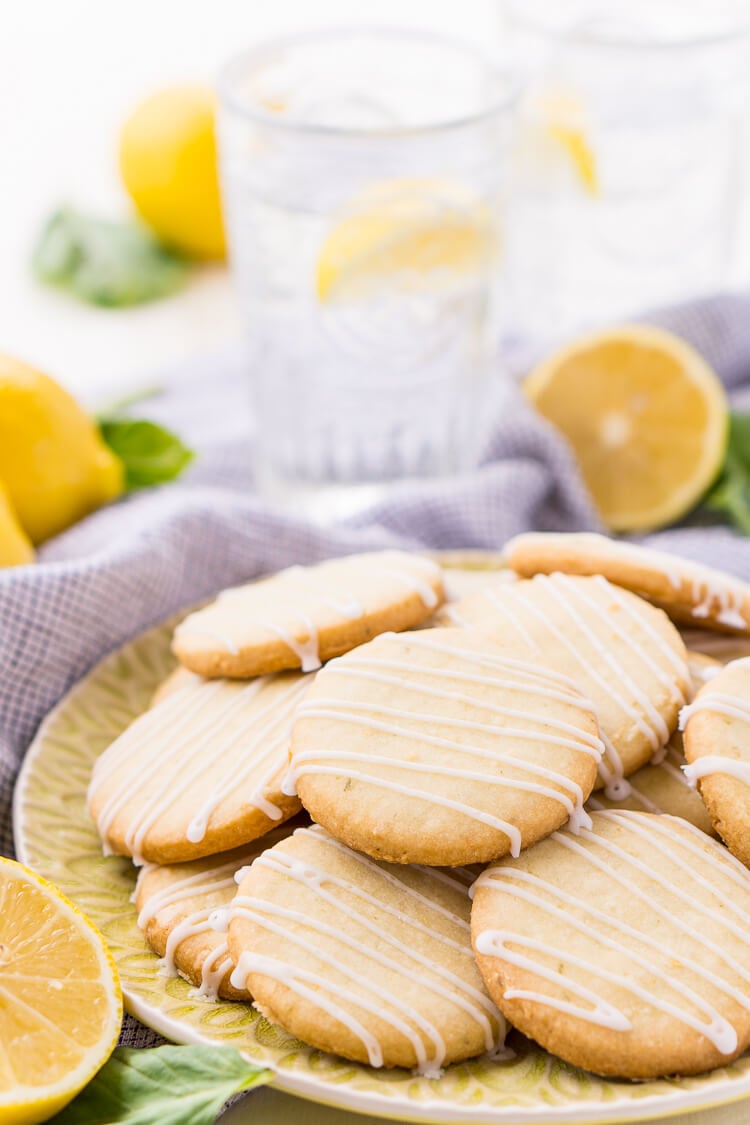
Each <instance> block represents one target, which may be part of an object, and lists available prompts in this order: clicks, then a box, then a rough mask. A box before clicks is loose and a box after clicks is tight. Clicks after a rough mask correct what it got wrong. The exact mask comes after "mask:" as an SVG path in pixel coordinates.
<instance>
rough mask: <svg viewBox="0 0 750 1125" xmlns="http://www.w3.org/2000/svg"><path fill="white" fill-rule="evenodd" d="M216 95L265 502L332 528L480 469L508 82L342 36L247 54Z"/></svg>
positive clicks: (507, 133) (387, 36)
mask: <svg viewBox="0 0 750 1125" xmlns="http://www.w3.org/2000/svg"><path fill="white" fill-rule="evenodd" d="M221 95H222V110H221V117H220V149H221V166H222V183H223V192H224V199H225V210H226V217H227V224H228V231H229V242H230V253H231V259H232V265H233V268H234V270H235V273H236V278H237V282H238V289H239V296H240V300H241V302H242V311H243V317H244V319H245V321H246V325H247V333H248V338H249V340H250V344H251V357H250V366H249V371H250V379H251V381H252V386H253V390H254V399H255V408H256V420H257V426H258V429H257V435H256V441H257V456H258V461H257V465H258V482H259V485H260V487H261V488H262V489H263V490H264V491H265V492H267V493H271V494H273V495H274V496H275V497H276V498H279V499H281V500H291V501H293V502H295V503H296V504H297V506H299V507H302V508H304V509H305V510H306V511H308V513H309V514H313V515H314V514H320V513H321V512H322V514H324V515H335V514H340V513H343V512H345V511H346V510H348V509H352V508H356V507H359V506H361V505H362V504H363V503H365V502H367V501H369V500H372V499H376V498H377V495H378V492H379V488H380V487H381V486H382V484H383V482H386V481H390V480H394V479H399V478H404V477H414V476H433V475H440V474H445V473H451V472H456V471H458V470H460V469H462V468H465V467H467V466H469V465H471V464H472V463H474V462H475V461H476V459H477V457H478V455H479V452H480V450H481V442H482V434H483V428H482V404H483V393H484V390H485V389H486V384H487V380H488V373H489V371H490V369H491V368H492V367H493V365H494V364H495V363H496V361H497V344H498V338H499V334H500V332H501V327H502V300H501V285H502V270H501V269H500V266H499V263H500V260H501V256H502V245H503V232H502V229H501V218H502V212H503V205H504V200H505V192H506V181H507V173H508V153H509V151H510V142H511V133H512V126H513V115H512V109H513V103H514V100H515V88H514V85H513V82H512V80H511V79H510V78H509V77H508V76H507V75H506V74H504V73H501V72H499V71H497V70H496V69H494V68H493V67H492V66H490V65H489V64H488V63H486V62H485V61H483V60H482V59H481V57H479V56H478V55H477V54H476V53H475V52H474V51H473V50H471V49H469V48H463V47H458V46H456V45H455V44H453V43H451V42H448V41H445V40H442V39H441V38H439V37H433V36H430V35H422V34H418V33H405V32H388V31H378V32H375V31H373V32H361V31H344V32H339V33H329V34H320V35H309V36H306V37H299V38H295V39H289V40H284V41H280V42H278V43H275V44H270V45H267V46H265V47H263V48H259V49H257V50H255V51H251V52H249V53H247V54H246V55H244V56H241V57H239V58H238V59H236V60H235V61H234V62H232V63H230V64H229V66H228V67H227V69H226V71H225V73H224V76H223V80H222V84H221Z"/></svg>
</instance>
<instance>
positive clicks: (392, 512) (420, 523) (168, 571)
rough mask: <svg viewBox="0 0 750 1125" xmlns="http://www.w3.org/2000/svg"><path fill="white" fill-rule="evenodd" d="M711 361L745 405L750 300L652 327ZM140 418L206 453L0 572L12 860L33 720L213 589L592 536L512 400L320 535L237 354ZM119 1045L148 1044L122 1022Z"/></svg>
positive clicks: (704, 541) (577, 496)
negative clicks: (277, 489)
mask: <svg viewBox="0 0 750 1125" xmlns="http://www.w3.org/2000/svg"><path fill="white" fill-rule="evenodd" d="M652 319H654V320H656V321H658V323H661V324H663V325H665V326H666V327H669V328H672V329H673V330H675V331H677V332H679V333H681V334H682V335H683V336H685V337H686V338H687V339H688V340H690V341H691V342H692V343H694V344H695V346H696V347H697V348H698V349H699V350H700V351H701V352H702V353H703V354H704V355H705V356H706V357H707V358H708V360H709V361H710V362H711V363H712V364H713V366H714V367H715V368H716V369H717V370H718V371H719V373H720V374H721V376H722V378H723V379H724V381H725V383H726V386H727V388H728V390H729V391H730V393H731V395H732V398H733V400H735V402H736V403H737V404H738V405H740V406H742V405H743V401H742V400H743V396H744V398H745V404H744V405H750V298H745V297H720V298H715V299H712V300H710V301H704V302H700V303H697V304H694V305H692V306H690V307H687V308H683V309H678V310H672V311H670V312H666V313H664V314H661V315H659V316H656V317H654V318H652ZM171 387H172V389H171V390H170V391H169V392H168V393H167V394H166V395H165V396H164V397H163V398H162V399H160V400H159V401H158V403H157V404H156V405H155V406H154V407H153V408H152V409H151V410H150V413H151V415H152V416H153V417H155V418H156V419H157V420H161V421H164V422H165V423H167V424H168V425H169V426H171V427H172V428H174V429H175V430H177V431H178V432H179V433H180V434H182V435H183V436H184V437H185V439H186V440H187V441H188V442H189V443H190V444H192V445H194V446H195V447H196V448H197V449H199V450H200V453H201V456H200V459H199V460H198V462H197V464H196V466H195V468H194V469H193V470H192V471H191V472H190V473H189V474H188V475H186V477H185V478H184V480H183V481H181V482H180V483H179V484H175V485H170V486H168V487H165V488H162V489H157V490H153V491H149V492H145V493H142V494H140V495H136V496H133V497H131V498H130V499H128V500H125V501H123V502H121V503H120V504H117V505H115V506H113V507H111V508H107V509H105V510H103V511H101V512H98V513H96V514H95V515H93V516H91V517H89V519H87V520H85V521H84V522H83V523H81V524H79V525H78V526H76V527H75V528H73V529H71V530H70V531H69V532H67V533H66V534H65V535H62V536H60V537H59V538H58V539H56V540H55V541H54V542H52V543H49V544H48V545H47V546H46V547H45V548H44V549H43V550H42V552H41V556H40V562H39V564H38V565H36V566H32V567H23V568H20V569H17V570H7V571H2V572H0V852H3V853H5V854H9V855H11V854H13V839H12V827H11V816H10V800H11V793H12V788H13V783H14V780H15V777H16V774H17V772H18V769H19V766H20V764H21V759H22V758H23V754H24V750H25V749H26V747H27V746H28V744H29V742H30V740H31V739H32V737H33V735H34V732H35V730H36V728H37V726H38V725H39V722H40V720H41V719H42V717H43V716H44V715H45V714H46V712H47V711H49V710H50V708H51V707H52V706H53V705H54V704H55V703H56V702H57V700H58V699H59V698H60V697H61V695H62V694H63V693H64V692H65V691H66V690H67V689H68V688H69V687H70V686H71V684H73V683H74V682H75V681H76V680H78V679H79V678H80V677H81V676H82V675H84V673H85V672H86V671H87V670H88V669H89V668H91V666H92V665H93V664H94V663H95V662H96V661H97V660H99V659H100V657H101V656H103V655H104V653H106V652H108V651H109V650H111V649H113V648H116V647H117V646H118V645H121V644H123V643H124V642H125V641H127V640H128V638H130V637H133V636H135V635H136V634H137V633H140V632H141V631H142V630H144V629H146V628H148V627H149V626H150V625H152V624H154V623H155V622H157V621H159V620H161V619H162V618H164V617H166V616H168V615H169V614H171V613H173V612H174V611H175V610H177V609H179V608H180V607H183V606H187V605H189V604H191V603H192V602H195V601H198V600H199V599H201V598H204V597H206V596H207V595H209V594H212V593H214V592H215V591H217V590H219V589H221V588H222V587H224V586H228V585H231V584H233V583H238V582H240V581H242V580H244V579H249V578H252V577H254V576H256V575H258V574H262V573H264V572H266V571H270V570H274V569H277V568H279V567H284V566H287V565H290V564H292V563H296V562H314V561H316V560H319V559H322V558H325V557H327V556H331V555H338V554H344V553H347V552H352V551H359V550H364V549H371V548H377V547H384V546H405V547H427V548H448V549H450V548H464V547H471V548H486V549H492V550H497V549H498V548H500V547H501V546H502V544H503V543H504V542H505V541H506V539H508V538H509V537H510V536H512V535H516V534H518V533H519V532H522V531H528V530H532V529H536V530H558V531H563V530H567V531H572V530H600V527H599V524H598V520H597V517H596V514H595V512H594V510H593V508H592V505H591V501H590V499H589V496H588V495H587V493H586V490H585V488H584V487H583V485H582V482H581V480H580V478H579V476H578V473H577V470H576V466H575V464H574V462H573V459H572V458H571V455H570V453H569V451H568V450H567V448H566V446H565V444H564V442H563V441H562V440H561V439H560V438H559V436H558V435H557V434H555V433H554V432H553V431H552V430H551V429H550V427H549V426H547V425H546V423H544V422H543V421H542V420H540V419H539V418H538V417H536V416H534V414H533V413H532V412H531V410H530V409H529V408H528V406H526V405H525V404H524V402H523V401H522V399H521V396H520V395H519V394H518V392H517V391H516V390H514V389H513V388H510V389H509V390H508V392H507V393H508V395H509V401H508V402H505V403H504V404H503V408H502V410H501V411H499V413H498V421H497V425H496V427H495V430H494V433H493V437H492V440H491V442H490V444H489V446H488V448H487V450H486V453H485V457H484V460H483V462H482V464H481V466H480V467H479V468H478V469H477V470H476V471H474V472H472V473H469V474H466V475H465V476H462V477H458V478H451V479H449V480H434V481H429V482H424V483H420V484H418V485H414V484H408V485H406V484H404V485H395V486H393V487H392V488H391V489H390V491H389V493H388V495H387V498H386V499H385V500H384V501H383V502H382V503H380V504H379V505H378V506H377V507H376V508H373V509H371V510H370V511H368V512H367V513H365V514H363V515H358V516H357V517H356V518H351V519H348V520H347V521H345V522H342V523H339V524H337V525H336V526H334V527H328V528H320V527H316V526H313V525H312V524H310V523H307V522H305V521H304V520H301V519H293V518H290V517H289V516H288V515H285V514H282V513H280V512H278V511H275V510H274V509H273V508H271V507H269V506H268V505H267V504H266V503H264V502H263V501H262V500H260V499H258V497H257V496H256V495H254V493H253V489H252V475H251V468H250V459H249V445H250V435H249V428H248V429H246V424H247V423H246V420H247V413H248V412H247V405H246V393H247V387H246V379H245V378H244V376H243V372H242V369H241V365H240V363H239V362H238V360H237V359H236V358H232V357H225V358H223V359H217V360H216V361H215V362H213V363H209V364H204V365H201V366H200V367H196V369H195V370H194V371H192V372H190V373H187V374H186V373H182V374H181V376H180V378H179V379H176V380H175V381H174V383H173V384H171ZM650 541H653V543H654V544H655V545H658V546H659V547H660V548H661V549H665V550H672V551H675V552H677V553H680V554H684V555H686V556H689V557H691V558H694V559H698V560H700V561H703V562H707V563H709V564H713V565H715V566H720V567H723V568H725V569H726V570H728V571H731V572H732V573H734V574H737V575H739V576H740V577H742V578H745V579H748V580H750V540H743V539H741V538H739V537H738V536H735V535H734V534H732V533H731V532H729V531H728V530H726V529H724V528H710V529H707V528H700V529H698V528H681V529H673V530H670V531H666V532H663V533H661V534H659V535H656V536H653V537H652V539H651V540H650ZM124 1041H126V1042H128V1043H130V1044H134V1045H137V1046H143V1045H147V1044H148V1043H151V1042H154V1041H155V1037H154V1036H153V1035H152V1033H151V1032H147V1031H146V1030H145V1029H143V1028H140V1027H139V1025H137V1024H136V1023H135V1021H133V1020H129V1021H128V1022H127V1024H126V1028H125V1032H124Z"/></svg>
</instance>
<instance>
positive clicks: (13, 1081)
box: [0, 858, 122, 1125]
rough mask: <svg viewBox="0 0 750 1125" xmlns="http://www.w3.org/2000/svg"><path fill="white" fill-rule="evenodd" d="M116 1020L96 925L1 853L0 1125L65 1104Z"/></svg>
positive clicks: (107, 958) (36, 1118)
mask: <svg viewBox="0 0 750 1125" xmlns="http://www.w3.org/2000/svg"><path fill="white" fill-rule="evenodd" d="M121 1022H122V995H121V992H120V985H119V981H118V977H117V971H116V969H115V966H114V962H113V960H112V955H111V953H110V952H109V950H108V949H107V946H106V945H105V943H104V939H103V938H102V936H101V934H100V933H99V932H98V930H96V929H94V927H93V926H92V924H91V923H90V922H89V921H88V919H87V918H86V917H85V916H84V915H83V914H82V913H81V912H80V911H79V910H78V909H77V907H75V906H73V904H72V903H71V902H69V901H68V900H67V899H66V898H64V897H63V896H62V895H61V894H60V892H59V891H58V890H56V888H55V887H53V886H52V885H51V884H50V883H48V882H47V881H46V880H45V879H42V878H40V876H38V875H35V874H34V872H33V871H30V870H29V869H28V868H26V867H23V866H22V865H21V864H20V863H15V862H14V861H13V860H10V859H4V858H0V1125H36V1123H37V1122H40V1121H47V1120H48V1118H50V1117H52V1115H53V1114H55V1113H57V1112H58V1111H59V1110H61V1109H62V1108H63V1106H65V1105H67V1103H68V1102H69V1101H71V1099H72V1098H73V1097H75V1095H76V1094H77V1093H78V1092H79V1091H80V1090H82V1089H83V1087H84V1086H85V1085H86V1083H87V1082H88V1081H89V1080H90V1079H91V1078H93V1076H94V1074H96V1072H97V1071H98V1070H99V1068H100V1067H101V1066H102V1065H103V1064H104V1063H105V1062H106V1060H107V1059H108V1058H109V1055H110V1054H111V1052H112V1050H113V1049H114V1047H115V1044H116V1043H117V1037H118V1035H119V1033H120V1024H121Z"/></svg>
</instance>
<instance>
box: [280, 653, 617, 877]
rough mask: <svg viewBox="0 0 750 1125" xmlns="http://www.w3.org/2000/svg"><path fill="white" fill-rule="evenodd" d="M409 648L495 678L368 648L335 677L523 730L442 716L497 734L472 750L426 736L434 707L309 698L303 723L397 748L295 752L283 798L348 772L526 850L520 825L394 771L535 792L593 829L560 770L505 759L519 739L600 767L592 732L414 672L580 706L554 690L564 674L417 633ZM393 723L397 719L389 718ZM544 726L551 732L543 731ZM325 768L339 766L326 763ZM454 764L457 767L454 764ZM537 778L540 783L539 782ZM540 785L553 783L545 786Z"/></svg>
mask: <svg viewBox="0 0 750 1125" xmlns="http://www.w3.org/2000/svg"><path fill="white" fill-rule="evenodd" d="M408 643H409V644H410V645H415V646H417V647H421V648H426V649H431V650H432V651H435V652H438V653H444V654H447V655H450V656H452V657H453V658H454V659H455V658H458V659H459V660H462V661H463V662H464V666H466V665H469V666H470V665H471V664H474V665H479V666H480V667H482V668H489V669H492V670H494V671H495V675H494V676H487V675H477V674H476V673H471V672H466V671H459V670H457V669H456V668H455V666H451V667H450V668H449V669H445V668H442V669H441V668H437V667H434V668H429V667H424V666H423V665H420V666H419V667H418V668H415V667H414V666H413V665H411V664H409V663H408V662H405V661H398V660H385V659H382V658H372V657H369V656H368V655H367V654H366V653H364V654H363V653H362V652H360V653H359V654H358V653H356V652H355V653H354V654H353V655H352V656H350V657H348V658H347V661H342V662H340V663H336V664H335V665H334V666H333V669H332V670H333V671H334V672H335V674H337V675H340V674H344V675H354V676H359V677H360V678H362V679H364V680H371V681H372V680H374V681H376V682H378V681H379V682H386V683H389V684H390V683H394V684H396V685H398V686H403V688H404V690H405V691H406V692H408V693H411V694H416V695H417V696H421V695H427V696H428V697H430V696H431V697H438V698H440V699H458V700H460V701H461V702H462V703H463V704H464V705H465V706H466V707H471V708H473V709H474V712H475V713H482V712H483V711H489V712H491V713H495V714H498V715H501V716H502V717H503V718H510V719H518V720H520V722H521V723H522V724H524V725H523V726H521V727H518V728H516V727H512V728H508V727H504V726H503V725H502V724H501V723H488V722H485V721H481V720H479V719H476V720H475V719H464V718H456V719H452V718H450V717H445V718H442V717H441V726H444V727H446V728H448V729H450V728H457V729H459V730H463V731H469V732H477V733H482V734H485V735H487V734H490V735H496V736H497V739H496V742H495V743H494V744H491V745H490V746H488V747H487V748H482V747H477V746H475V745H474V744H473V743H471V742H469V743H466V742H461V741H458V740H456V739H455V738H450V737H446V736H442V735H433V734H430V733H429V725H430V724H431V723H432V722H433V721H434V718H435V716H434V714H433V713H430V712H429V711H422V710H420V711H417V710H415V709H411V710H407V709H405V708H398V707H390V706H387V705H385V704H378V703H370V702H357V701H347V700H337V699H336V698H325V697H318V698H315V699H308V700H307V701H303V702H302V704H301V705H300V707H299V708H298V710H297V721H298V722H300V721H302V720H304V719H335V720H339V722H340V723H344V722H345V723H346V724H347V725H350V726H355V727H363V728H365V729H367V730H373V731H379V732H382V733H383V734H387V735H391V736H395V739H396V740H397V741H396V742H395V743H394V741H393V739H391V740H389V741H387V742H386V740H378V741H377V742H375V741H374V740H373V742H372V744H371V745H370V746H369V747H368V752H364V751H360V752H357V751H353V750H349V749H331V748H328V747H317V746H315V747H313V748H311V749H310V748H308V749H306V750H304V751H299V750H295V751H294V752H293V758H292V763H291V766H290V770H289V773H288V775H287V777H286V778H285V780H284V785H283V788H284V792H288V793H289V792H293V791H296V787H297V782H298V780H299V778H300V777H302V776H305V775H310V774H313V775H321V774H322V775H331V776H340V775H341V774H342V773H345V774H346V776H348V777H350V778H352V779H354V780H358V781H363V782H367V783H368V784H371V785H374V786H376V787H377V788H383V789H388V790H391V791H393V792H397V793H401V794H403V795H406V796H410V797H419V798H423V799H425V800H427V801H430V802H432V803H435V804H439V805H442V806H444V807H447V808H451V809H454V810H456V811H458V812H461V813H463V814H464V815H465V816H467V817H469V818H471V819H473V820H477V821H480V822H481V823H484V824H487V825H489V826H490V827H492V828H495V829H497V830H498V831H500V832H502V833H504V834H505V835H506V836H507V838H508V841H509V845H510V850H511V854H512V855H518V854H519V853H520V849H521V845H522V841H521V833H520V831H519V829H518V828H517V827H516V826H515V825H514V824H512V823H509V822H508V821H507V820H504V819H502V818H500V817H498V816H495V815H493V814H492V813H490V812H487V811H484V810H482V809H479V808H476V807H473V806H472V805H467V804H466V803H464V802H461V801H458V800H455V799H453V798H451V797H447V796H445V795H442V794H440V793H435V792H433V791H432V789H431V788H429V787H427V788H424V787H423V788H416V787H415V786H413V785H408V784H405V783H404V782H403V781H401V780H396V779H394V776H393V775H394V774H395V775H396V777H398V775H399V774H401V773H406V774H407V775H408V774H417V775H423V776H425V777H426V778H428V777H429V778H437V777H444V778H459V779H463V780H469V781H480V782H484V783H485V784H487V785H490V786H500V787H501V788H506V789H516V790H522V791H525V792H527V793H538V794H539V795H541V796H544V797H547V798H549V799H552V800H556V801H558V802H559V803H560V804H562V805H563V807H564V809H565V811H566V812H567V814H568V816H569V817H570V822H571V825H572V827H573V828H574V830H575V829H577V828H578V827H579V826H580V825H582V824H586V825H587V824H589V823H590V821H589V817H588V814H587V813H586V812H585V810H584V808H583V799H584V797H583V792H582V790H581V787H580V785H578V784H577V783H575V782H574V781H572V780H571V779H569V778H568V777H567V776H565V775H564V774H561V773H560V772H558V771H556V770H554V769H551V768H549V767H545V766H541V765H538V764H537V763H534V762H527V761H526V760H525V759H524V758H522V757H517V756H514V755H513V754H509V753H504V752H503V744H504V743H505V744H506V745H507V743H508V742H509V741H510V740H511V739H512V738H514V737H518V739H519V740H521V741H524V740H525V741H529V742H532V743H536V742H542V743H548V744H549V743H551V744H552V745H554V746H560V747H562V746H564V747H566V748H570V749H572V750H574V751H577V752H580V753H584V754H588V755H589V756H593V757H594V758H595V760H597V761H599V759H600V757H601V744H600V742H599V739H598V738H597V737H596V736H595V735H591V734H587V733H586V732H584V731H581V730H579V729H577V728H576V727H575V726H574V725H573V724H571V723H566V722H564V721H562V720H559V719H555V718H551V717H549V716H547V715H543V716H541V717H537V716H535V715H534V714H533V713H530V712H529V710H524V709H519V708H510V707H503V706H502V705H501V704H496V703H485V701H484V700H480V699H477V698H475V697H472V696H471V695H466V694H463V693H456V692H451V691H446V689H445V688H444V687H442V686H441V687H437V686H431V685H430V684H427V685H425V684H423V683H422V682H420V681H418V680H417V679H416V678H415V676H414V673H415V672H416V673H418V675H419V676H420V677H424V678H426V679H428V680H430V679H433V680H435V681H437V682H439V683H441V684H443V683H444V682H445V681H446V680H448V681H450V682H456V681H458V682H459V683H465V682H469V683H478V684H482V685H484V684H489V685H492V686H493V687H495V688H497V689H500V690H512V691H517V692H519V693H520V694H526V695H531V696H543V697H544V698H545V699H546V700H547V701H549V700H553V699H554V700H556V701H559V702H562V703H565V704H570V705H578V706H581V697H580V695H579V694H578V693H577V692H576V691H575V689H573V688H572V687H571V688H566V689H565V690H562V689H560V688H558V686H557V685H558V684H560V683H561V682H563V681H562V678H561V677H559V676H554V675H553V676H552V677H549V678H548V677H546V676H545V674H544V672H541V673H540V672H539V671H538V670H537V669H536V668H533V667H531V666H529V665H524V664H522V663H521V662H520V661H516V660H512V659H505V658H503V657H500V656H498V657H495V656H488V655H485V654H482V653H477V652H472V651H471V650H469V649H464V648H461V647H456V646H455V645H451V644H446V643H443V642H441V641H437V642H434V641H432V639H431V638H430V639H429V640H428V639H426V638H424V637H422V636H421V635H420V637H416V636H413V635H410V636H409V641H408ZM373 666H374V667H376V668H378V669H380V668H387V669H389V670H391V671H392V672H394V673H396V672H399V671H401V672H405V673H409V672H411V676H412V678H410V679H409V680H408V681H406V682H404V678H403V676H398V675H386V674H384V673H381V672H373V671H372V667H373ZM323 675H325V673H323ZM550 680H551V683H550ZM583 705H584V706H587V707H588V709H589V710H590V709H591V707H590V705H586V704H585V701H584V703H583ZM390 719H395V720H401V721H400V722H396V721H387V720H390ZM539 727H542V728H543V729H542V730H541V732H540V731H539ZM544 728H548V729H547V730H545V729H544ZM551 732H554V733H551ZM559 732H562V733H559ZM401 740H406V741H408V742H410V743H419V744H422V745H425V746H430V747H433V748H436V749H438V750H441V751H447V752H450V757H449V758H448V759H447V761H441V760H439V759H437V760H436V756H435V755H432V756H431V757H430V760H429V761H427V762H421V761H410V760H407V759H406V758H405V757H404V756H403V755H402V754H399V753H398V752H397V749H395V748H397V747H398V745H399V744H400V743H401ZM455 754H460V755H466V756H469V757H471V758H474V759H480V760H483V761H487V762H491V763H493V765H494V764H501V765H505V766H509V767H511V768H513V769H515V770H518V771H519V772H521V773H522V774H525V775H526V776H525V777H522V778H510V777H507V776H505V774H502V773H501V774H499V775H494V774H493V773H492V772H490V771H489V770H487V769H485V770H482V769H478V768H475V769H472V768H469V767H467V766H463V765H459V764H453V763H454V762H455V761H456V759H455ZM327 762H330V763H335V764H332V765H326V764H324V763H327ZM448 762H450V763H451V764H448ZM344 763H346V765H345V766H344V768H342V765H343V764H344ZM348 763H358V764H360V765H370V766H371V767H372V768H371V770H369V771H366V770H361V769H352V768H351V767H350V766H349V765H348ZM384 774H387V776H384ZM529 775H530V777H529ZM536 779H541V781H540V780H536ZM544 782H547V783H548V784H543V783H544Z"/></svg>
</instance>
